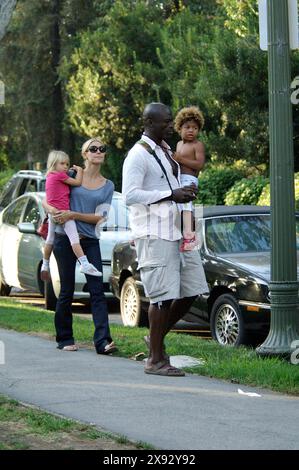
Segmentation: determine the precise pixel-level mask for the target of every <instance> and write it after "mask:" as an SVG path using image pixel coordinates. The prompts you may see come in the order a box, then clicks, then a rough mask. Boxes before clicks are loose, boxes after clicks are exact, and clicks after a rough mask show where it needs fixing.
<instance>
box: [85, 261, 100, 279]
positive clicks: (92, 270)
mask: <svg viewBox="0 0 299 470" xmlns="http://www.w3.org/2000/svg"><path fill="white" fill-rule="evenodd" d="M80 271H81V273H83V274H88V275H89V276H97V277H101V276H102V275H103V273H101V271H98V270H97V268H96V267H95V266H94V265H93V264H91V263H88V264H84V265H82V264H81V266H80Z"/></svg>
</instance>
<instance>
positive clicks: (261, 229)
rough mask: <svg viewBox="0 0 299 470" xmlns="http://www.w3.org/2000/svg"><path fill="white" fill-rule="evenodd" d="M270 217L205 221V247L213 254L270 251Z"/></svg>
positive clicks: (231, 217) (258, 216)
mask: <svg viewBox="0 0 299 470" xmlns="http://www.w3.org/2000/svg"><path fill="white" fill-rule="evenodd" d="M270 233H271V232H270V215H249V216H230V217H218V218H215V219H208V220H206V245H207V248H208V249H210V250H211V251H213V252H215V253H240V252H241V253H242V252H256V251H270Z"/></svg>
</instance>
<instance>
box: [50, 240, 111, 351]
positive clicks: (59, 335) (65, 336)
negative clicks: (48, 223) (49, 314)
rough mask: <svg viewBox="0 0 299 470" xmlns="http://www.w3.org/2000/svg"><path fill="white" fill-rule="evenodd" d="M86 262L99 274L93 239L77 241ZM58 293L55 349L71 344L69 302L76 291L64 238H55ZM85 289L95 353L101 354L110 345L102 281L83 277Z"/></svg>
mask: <svg viewBox="0 0 299 470" xmlns="http://www.w3.org/2000/svg"><path fill="white" fill-rule="evenodd" d="M80 244H81V246H82V249H83V251H84V253H85V255H86V256H87V259H88V261H89V262H90V263H92V264H93V265H94V266H95V267H96V268H97V269H98V270H99V271H102V260H101V252H100V247H99V241H98V240H97V239H93V238H83V239H81V240H80ZM53 253H54V255H55V258H56V261H57V265H58V271H59V276H60V284H61V290H60V295H59V298H58V300H57V304H56V311H55V328H56V341H57V343H58V348H59V349H62V348H63V347H64V346H69V345H71V344H74V342H75V340H74V336H73V317H72V300H73V293H74V287H75V267H76V261H77V259H76V256H75V255H74V253H73V250H72V247H71V245H70V242H69V239H68V237H67V236H65V235H59V234H56V235H55V241H54V249H53ZM86 280H87V287H88V291H89V293H90V303H91V313H92V317H93V322H94V326H95V332H94V337H93V341H94V345H95V348H96V350H97V352H99V353H100V352H102V351H103V350H104V348H105V346H106V345H107V344H109V343H111V341H112V339H111V336H110V329H109V321H108V309H107V302H106V298H105V295H104V289H103V278H102V277H95V276H89V275H86Z"/></svg>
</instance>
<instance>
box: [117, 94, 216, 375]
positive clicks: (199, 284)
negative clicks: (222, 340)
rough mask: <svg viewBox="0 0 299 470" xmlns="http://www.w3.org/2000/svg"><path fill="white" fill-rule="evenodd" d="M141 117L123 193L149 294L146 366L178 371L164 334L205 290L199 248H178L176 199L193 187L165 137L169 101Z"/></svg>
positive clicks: (188, 195) (185, 197)
mask: <svg viewBox="0 0 299 470" xmlns="http://www.w3.org/2000/svg"><path fill="white" fill-rule="evenodd" d="M143 122H144V133H143V135H142V138H141V140H140V141H138V142H137V143H136V144H135V145H134V146H133V147H132V149H131V150H130V151H129V153H128V156H127V158H126V159H125V163H124V166H123V188H122V193H123V197H124V200H125V203H126V204H127V205H128V206H130V225H131V229H132V232H133V237H134V239H135V246H136V251H137V257H138V269H139V270H140V277H141V280H142V283H143V286H144V290H145V294H146V295H147V297H149V299H150V307H149V311H148V316H149V326H150V334H149V336H146V337H145V341H146V343H147V345H148V347H149V358H148V360H147V363H146V366H145V369H144V371H145V373H146V374H152V375H163V376H171V377H181V376H184V375H185V374H184V372H183V371H182V370H181V369H178V368H176V367H173V366H172V365H171V364H170V361H169V357H168V355H167V353H166V350H165V345H164V338H165V336H166V334H167V333H168V331H169V330H170V329H171V328H172V327H173V326H174V324H175V323H176V322H177V321H178V320H180V319H181V318H182V317H183V316H184V315H185V314H186V313H187V312H188V310H189V309H190V307H191V305H192V303H193V301H194V299H195V298H196V297H197V296H198V295H199V294H201V293H204V292H208V286H207V283H206V279H205V274H204V271H203V267H202V264H201V259H200V255H199V252H198V251H197V250H196V251H189V252H185V253H184V254H183V255H182V256H180V252H179V246H180V240H181V236H182V235H181V234H182V230H181V214H180V208H179V205H178V203H185V202H190V201H193V200H194V199H195V198H196V192H197V188H196V187H195V186H193V185H191V186H185V187H183V188H181V187H180V183H179V181H180V178H179V176H180V168H179V165H178V164H177V162H176V161H175V160H174V159H173V158H172V152H171V149H170V147H169V145H168V144H167V143H166V141H165V139H167V138H168V137H170V135H171V134H172V133H173V118H172V113H171V110H170V109H169V107H168V106H166V105H164V104H163V103H150V104H148V105H147V106H146V108H145V110H144V113H143ZM182 258H183V259H182Z"/></svg>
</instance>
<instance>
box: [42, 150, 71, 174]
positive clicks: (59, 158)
mask: <svg viewBox="0 0 299 470" xmlns="http://www.w3.org/2000/svg"><path fill="white" fill-rule="evenodd" d="M65 161H67V162H68V163H70V157H69V156H68V154H67V153H65V152H63V151H62V150H51V152H50V153H49V156H48V160H47V174H48V173H51V172H52V171H55V168H56V165H57V163H62V162H65Z"/></svg>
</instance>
